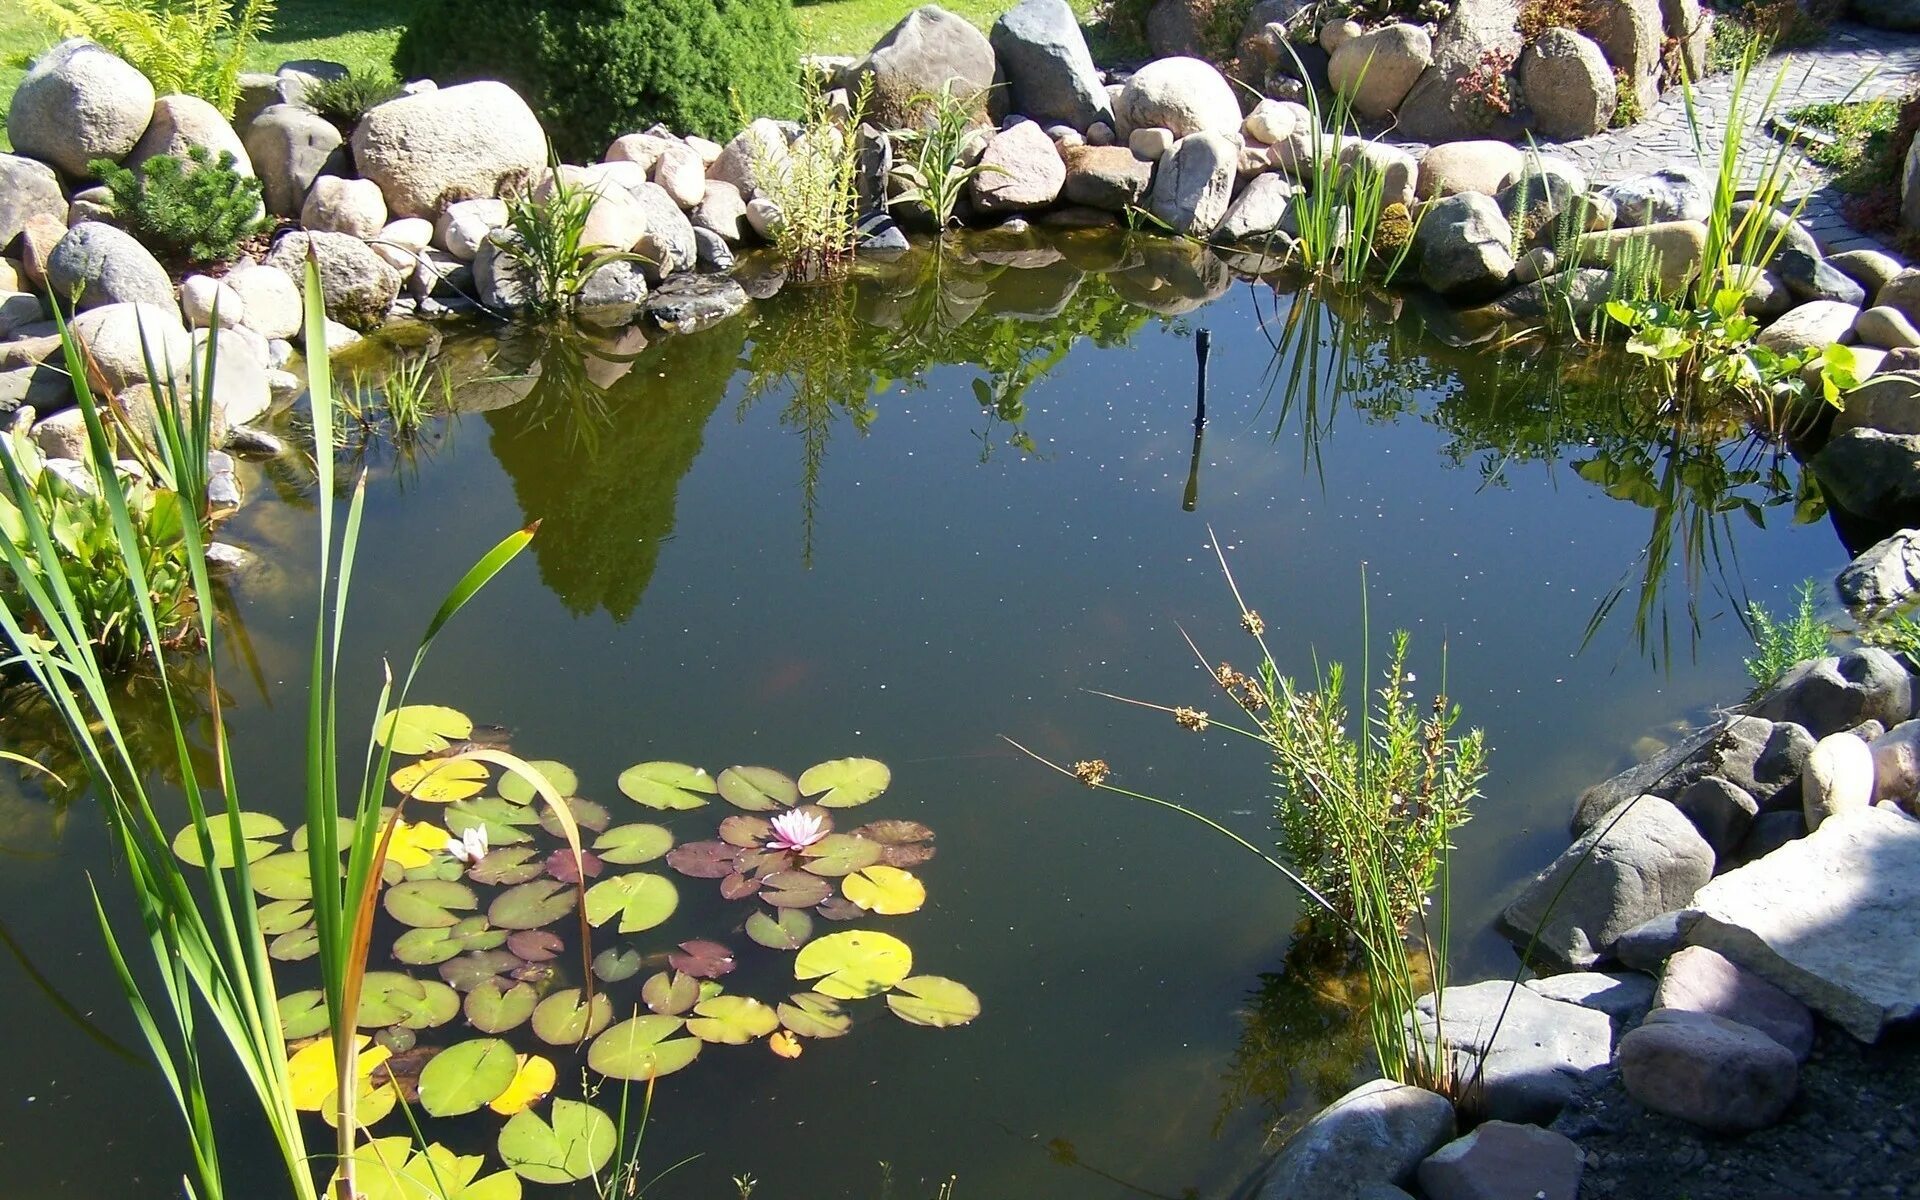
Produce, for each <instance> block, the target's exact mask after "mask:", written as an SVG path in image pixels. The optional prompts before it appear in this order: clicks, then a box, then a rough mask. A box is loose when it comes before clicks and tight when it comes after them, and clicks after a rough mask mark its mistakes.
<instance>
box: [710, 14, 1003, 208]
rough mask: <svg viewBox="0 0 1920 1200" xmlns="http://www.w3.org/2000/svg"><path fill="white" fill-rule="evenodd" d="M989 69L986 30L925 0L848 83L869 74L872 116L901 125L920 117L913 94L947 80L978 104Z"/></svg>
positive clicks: (989, 81)
mask: <svg viewBox="0 0 1920 1200" xmlns="http://www.w3.org/2000/svg"><path fill="white" fill-rule="evenodd" d="M994 73H995V61H994V55H993V46H992V45H991V44H989V43H988V41H987V39H986V36H985V35H984V34H982V33H981V32H980V31H979V30H978V29H975V28H974V27H973V26H972V25H971V24H970V23H969V22H968V21H967V20H966V18H964V17H958V16H955V15H954V14H953V13H950V12H948V11H947V10H946V9H944V8H941V7H940V6H939V5H937V4H925V5H922V6H921V7H919V8H916V9H914V10H913V11H912V12H910V13H908V14H907V15H906V16H904V17H902V18H901V19H900V23H899V24H897V25H895V26H894V27H893V28H892V29H890V30H888V31H887V33H886V34H885V35H884V36H882V37H881V39H880V40H879V41H878V42H877V43H875V45H874V47H873V50H872V52H871V53H869V54H868V55H867V56H866V57H865V58H863V59H861V60H860V62H859V63H858V64H856V65H855V66H854V68H853V69H852V71H851V72H850V73H849V74H850V76H851V78H850V80H849V86H850V87H851V88H852V89H853V90H856V91H857V90H858V88H859V86H860V81H861V80H862V79H863V78H865V79H871V80H872V81H873V97H872V101H871V115H872V119H873V120H874V121H875V122H876V123H877V124H879V125H881V126H883V127H884V128H887V129H906V128H910V127H914V126H918V125H920V124H922V123H923V122H924V121H925V119H926V113H925V112H924V111H922V110H920V109H919V108H918V107H917V106H916V105H915V103H914V97H915V96H919V95H937V94H939V92H940V90H941V89H942V88H943V87H946V86H948V85H949V84H950V85H951V87H952V94H953V95H954V96H955V97H957V98H960V99H966V100H972V101H973V102H975V103H981V104H982V106H983V107H984V103H983V102H984V98H985V96H986V94H987V91H988V89H989V88H991V87H992V86H993V81H994ZM741 191H742V192H746V191H747V189H746V188H742V189H741Z"/></svg>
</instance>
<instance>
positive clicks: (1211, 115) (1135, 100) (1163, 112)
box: [1120, 57, 1242, 139]
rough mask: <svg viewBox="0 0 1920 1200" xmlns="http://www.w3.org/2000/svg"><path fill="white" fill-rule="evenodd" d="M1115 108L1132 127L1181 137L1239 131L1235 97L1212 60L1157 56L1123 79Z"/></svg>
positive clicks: (1238, 116)
mask: <svg viewBox="0 0 1920 1200" xmlns="http://www.w3.org/2000/svg"><path fill="white" fill-rule="evenodd" d="M1120 110H1121V113H1122V114H1123V116H1124V119H1125V120H1126V121H1127V123H1128V124H1129V125H1130V126H1131V127H1132V128H1134V129H1144V128H1147V127H1149V126H1157V127H1159V128H1162V129H1168V130H1171V131H1172V132H1173V136H1174V137H1175V138H1176V139H1178V138H1185V137H1188V136H1191V135H1192V134H1196V133H1215V134H1220V135H1222V136H1224V137H1229V138H1231V137H1233V136H1234V135H1236V134H1238V133H1239V132H1240V121H1241V119H1242V118H1241V114H1240V102H1239V101H1238V100H1236V99H1234V95H1233V88H1232V87H1231V86H1230V85H1229V84H1228V83H1227V80H1226V77H1225V76H1223V75H1221V74H1220V72H1219V71H1217V70H1215V69H1214V67H1213V64H1211V63H1208V62H1204V61H1202V60H1201V59H1197V58H1185V57H1174V58H1162V59H1156V60H1155V61H1153V62H1150V63H1148V64H1147V65H1146V66H1144V67H1141V68H1140V69H1139V70H1138V71H1135V72H1134V73H1133V76H1132V77H1131V78H1130V79H1128V80H1127V86H1126V91H1125V92H1123V93H1122V94H1121V97H1120Z"/></svg>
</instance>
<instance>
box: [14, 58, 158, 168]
mask: <svg viewBox="0 0 1920 1200" xmlns="http://www.w3.org/2000/svg"><path fill="white" fill-rule="evenodd" d="M152 119H153V85H152V84H151V83H148V82H147V78H146V76H144V75H142V74H141V73H140V72H138V71H136V70H134V69H133V68H132V67H130V66H128V65H127V64H126V63H125V62H122V61H121V60H120V59H119V58H117V57H115V56H114V55H113V54H112V53H110V52H109V51H107V50H106V49H104V48H103V47H101V46H99V45H96V44H95V43H93V42H90V41H88V40H86V39H85V38H68V39H67V40H66V41H64V42H61V43H60V44H59V45H57V46H55V47H53V48H52V49H51V50H48V51H47V52H46V53H45V54H42V55H41V56H40V57H39V58H37V59H35V60H34V62H33V66H32V67H31V68H30V69H29V70H28V71H27V74H26V77H25V78H23V79H22V80H21V81H20V86H19V87H18V88H16V89H15V90H14V93H13V100H12V102H11V104H10V106H9V107H8V109H7V137H8V138H9V139H11V140H12V142H13V148H14V149H15V150H16V151H18V152H19V153H21V154H26V155H29V156H31V157H33V158H37V159H40V160H41V161H42V162H49V163H52V164H53V165H54V166H56V167H59V168H60V169H61V170H62V171H65V172H66V173H67V174H68V175H71V176H73V177H74V178H76V179H91V178H93V172H92V171H90V170H88V168H87V164H88V163H90V162H92V161H93V160H94V159H96V158H110V159H112V160H114V161H115V162H118V161H120V160H121V159H123V158H125V157H126V156H127V154H128V153H129V152H130V151H132V149H133V147H134V145H135V144H136V143H138V142H139V140H140V135H141V134H143V133H145V132H146V131H147V125H148V123H149V122H150V121H151V120H152Z"/></svg>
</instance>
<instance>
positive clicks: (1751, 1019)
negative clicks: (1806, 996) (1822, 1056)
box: [1653, 946, 1813, 1062]
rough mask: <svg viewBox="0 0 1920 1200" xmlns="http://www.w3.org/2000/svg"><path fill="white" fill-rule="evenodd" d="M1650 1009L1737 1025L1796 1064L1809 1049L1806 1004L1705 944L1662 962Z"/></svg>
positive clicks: (1809, 1020) (1810, 1032) (1810, 1023)
mask: <svg viewBox="0 0 1920 1200" xmlns="http://www.w3.org/2000/svg"><path fill="white" fill-rule="evenodd" d="M1653 1007H1654V1008H1656V1009H1660V1008H1665V1009H1678V1010H1681V1011H1684V1012H1698V1013H1710V1014H1712V1015H1714V1016H1716V1017H1725V1018H1726V1019H1727V1020H1729V1021H1738V1022H1739V1023H1740V1024H1742V1025H1745V1026H1747V1027H1748V1028H1749V1029H1753V1030H1757V1031H1758V1032H1760V1033H1764V1034H1766V1035H1767V1036H1768V1037H1770V1038H1772V1039H1773V1040H1774V1041H1776V1042H1778V1043H1779V1044H1780V1045H1782V1046H1784V1047H1785V1048H1786V1049H1787V1050H1788V1051H1789V1052H1790V1053H1791V1054H1792V1055H1793V1057H1794V1059H1795V1061H1797V1062H1805V1061H1806V1059H1807V1055H1808V1054H1809V1053H1811V1052H1812V1050H1813V1014H1812V1013H1811V1012H1808V1011H1807V1006H1806V1005H1804V1004H1802V1003H1800V1002H1799V1001H1798V1000H1795V999H1794V998H1793V997H1792V996H1789V995H1787V994H1786V993H1785V992H1783V991H1781V990H1780V989H1779V988H1777V987H1775V986H1774V985H1772V984H1771V983H1768V982H1767V981H1766V980H1764V979H1762V978H1760V977H1759V976H1758V975H1755V974H1754V973H1753V972H1751V971H1748V970H1745V969H1743V968H1741V967H1739V966H1736V965H1735V964H1734V963H1732V962H1729V961H1728V960H1727V958H1726V957H1725V956H1724V955H1722V954H1720V953H1719V952H1718V951H1715V950H1710V949H1708V948H1707V947H1705V946H1688V947H1686V948H1685V949H1684V950H1681V951H1680V952H1679V953H1677V954H1675V955H1674V956H1673V957H1672V958H1670V959H1668V960H1667V969H1666V971H1665V972H1664V973H1663V974H1662V975H1661V976H1660V986H1659V987H1658V988H1656V989H1655V990H1654V993H1653Z"/></svg>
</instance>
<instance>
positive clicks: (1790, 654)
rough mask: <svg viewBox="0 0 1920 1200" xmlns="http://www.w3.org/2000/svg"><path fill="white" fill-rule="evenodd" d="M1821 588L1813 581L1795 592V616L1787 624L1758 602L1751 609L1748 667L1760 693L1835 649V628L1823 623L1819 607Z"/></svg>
mask: <svg viewBox="0 0 1920 1200" xmlns="http://www.w3.org/2000/svg"><path fill="white" fill-rule="evenodd" d="M1819 588H1820V585H1819V584H1818V583H1816V582H1814V581H1813V580H1811V579H1806V580H1802V581H1801V583H1800V586H1799V587H1798V588H1796V589H1794V597H1795V603H1794V608H1793V612H1792V614H1791V615H1789V616H1788V617H1786V618H1785V619H1784V620H1782V619H1779V618H1776V617H1775V616H1774V615H1773V614H1772V613H1770V612H1768V611H1767V609H1766V607H1765V606H1764V605H1762V604H1760V603H1759V602H1758V601H1755V602H1754V603H1751V604H1749V605H1747V624H1748V626H1749V627H1750V628H1751V629H1752V630H1753V653H1752V654H1751V655H1750V656H1748V658H1747V659H1746V667H1747V674H1748V675H1750V676H1752V677H1753V686H1754V689H1755V690H1756V691H1758V690H1761V689H1764V688H1768V687H1771V686H1773V684H1774V683H1775V682H1777V681H1778V680H1779V678H1780V677H1781V676H1782V675H1785V674H1786V673H1787V671H1788V670H1789V669H1790V668H1792V667H1793V666H1794V665H1795V664H1796V663H1802V662H1805V661H1806V660H1807V659H1809V658H1819V657H1820V656H1821V655H1823V654H1825V653H1827V650H1828V648H1829V647H1831V646H1832V645H1833V634H1834V629H1833V626H1831V625H1829V624H1827V623H1826V622H1825V621H1824V620H1822V619H1821V617H1820V610H1819V608H1818V606H1817V604H1816V603H1815V597H1816V596H1817V594H1818V592H1819Z"/></svg>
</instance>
